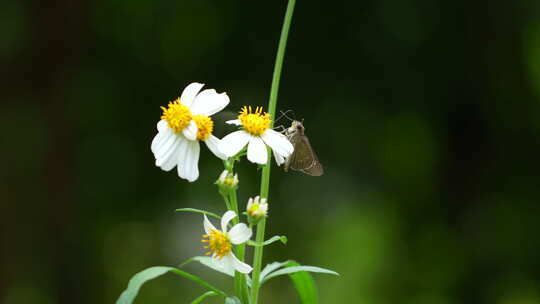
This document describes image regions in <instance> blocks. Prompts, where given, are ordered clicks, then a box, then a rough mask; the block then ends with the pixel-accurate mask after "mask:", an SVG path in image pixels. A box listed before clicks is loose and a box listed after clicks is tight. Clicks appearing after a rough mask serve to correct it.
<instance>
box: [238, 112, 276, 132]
mask: <svg viewBox="0 0 540 304" xmlns="http://www.w3.org/2000/svg"><path fill="white" fill-rule="evenodd" d="M238 119H239V120H240V122H241V123H242V127H244V129H245V130H246V131H248V132H249V133H251V134H253V135H255V136H260V135H261V134H263V133H264V131H266V130H267V129H268V128H270V124H271V123H272V120H271V119H270V114H268V113H266V112H263V109H262V107H257V108H255V112H253V111H252V109H251V106H250V107H246V106H244V107H243V108H242V111H240V115H238Z"/></svg>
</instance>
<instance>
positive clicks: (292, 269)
mask: <svg viewBox="0 0 540 304" xmlns="http://www.w3.org/2000/svg"><path fill="white" fill-rule="evenodd" d="M292 263H294V262H291V263H289V265H287V266H286V268H283V269H280V270H276V271H274V272H272V273H270V274H268V275H267V276H266V277H265V278H264V281H261V284H262V283H264V282H266V281H268V280H270V279H271V278H274V277H277V276H280V275H284V274H292V273H296V272H301V271H305V272H316V273H326V274H333V275H337V276H339V273H337V272H335V271H332V270H328V269H325V268H321V267H315V266H302V265H299V264H298V263H295V264H296V265H298V266H296V265H294V266H292Z"/></svg>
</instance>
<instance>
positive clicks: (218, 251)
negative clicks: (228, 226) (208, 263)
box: [201, 229, 232, 259]
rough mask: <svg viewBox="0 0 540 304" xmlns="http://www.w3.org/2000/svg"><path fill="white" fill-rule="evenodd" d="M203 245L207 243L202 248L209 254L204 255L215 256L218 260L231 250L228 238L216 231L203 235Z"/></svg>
mask: <svg viewBox="0 0 540 304" xmlns="http://www.w3.org/2000/svg"><path fill="white" fill-rule="evenodd" d="M201 242H203V243H208V245H207V246H204V248H208V249H209V250H210V252H207V253H206V255H210V254H215V255H216V256H217V257H218V258H220V259H221V258H223V257H224V256H226V255H227V254H229V253H230V252H231V250H232V244H231V241H230V240H229V237H228V236H227V235H226V234H225V233H223V232H222V231H219V230H217V229H213V230H212V231H210V234H203V239H202V240H201Z"/></svg>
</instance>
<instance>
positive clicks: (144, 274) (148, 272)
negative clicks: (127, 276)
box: [116, 266, 227, 304]
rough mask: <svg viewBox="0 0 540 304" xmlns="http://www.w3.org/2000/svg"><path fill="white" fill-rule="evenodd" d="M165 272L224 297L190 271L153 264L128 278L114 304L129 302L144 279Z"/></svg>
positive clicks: (126, 303)
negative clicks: (125, 285) (126, 285)
mask: <svg viewBox="0 0 540 304" xmlns="http://www.w3.org/2000/svg"><path fill="white" fill-rule="evenodd" d="M167 272H171V273H174V274H177V275H179V276H182V277H184V278H186V279H189V280H191V281H193V282H195V283H197V284H199V285H202V286H204V287H206V288H208V289H210V290H211V291H213V292H215V293H216V294H218V295H221V296H223V297H226V296H227V294H225V293H224V292H223V291H221V290H219V289H217V288H215V287H214V286H212V285H210V284H209V283H207V282H206V281H204V280H202V279H201V278H199V277H197V276H195V275H192V274H191V273H188V272H185V271H182V270H180V269H176V268H174V267H166V266H154V267H150V268H148V269H145V270H143V271H141V272H139V273H137V274H136V275H134V276H133V277H132V278H131V280H129V283H128V287H127V288H126V290H124V291H123V292H122V294H121V295H120V297H119V298H118V300H117V301H116V304H131V303H133V301H134V300H135V298H136V297H137V294H138V293H139V290H140V289H141V286H142V285H143V284H144V283H146V281H149V280H152V279H155V278H157V277H159V276H160V275H163V274H165V273H167Z"/></svg>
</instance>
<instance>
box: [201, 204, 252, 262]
mask: <svg viewBox="0 0 540 304" xmlns="http://www.w3.org/2000/svg"><path fill="white" fill-rule="evenodd" d="M235 217H236V213H234V211H231V210H229V211H227V212H225V214H223V217H222V218H221V230H219V229H217V228H216V227H214V225H212V223H211V222H210V221H209V220H208V218H207V217H206V215H204V231H205V232H206V234H205V235H203V239H202V242H203V243H207V245H206V246H204V248H208V249H209V250H210V252H207V253H206V254H207V255H212V261H213V262H214V263H215V264H216V265H217V266H219V267H221V268H222V269H223V270H225V271H226V272H232V271H233V270H236V271H238V272H241V273H250V272H251V269H252V268H251V266H249V265H248V264H246V263H244V262H242V261H240V260H238V259H237V258H236V256H235V255H234V253H233V252H232V246H233V245H239V244H242V243H245V242H247V241H248V240H249V238H251V235H252V233H253V232H252V231H251V229H250V228H248V226H247V225H246V224H244V223H239V224H236V225H234V226H233V227H232V228H231V230H229V231H228V230H227V225H228V224H229V222H230V221H231V220H232V219H233V218H235Z"/></svg>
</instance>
